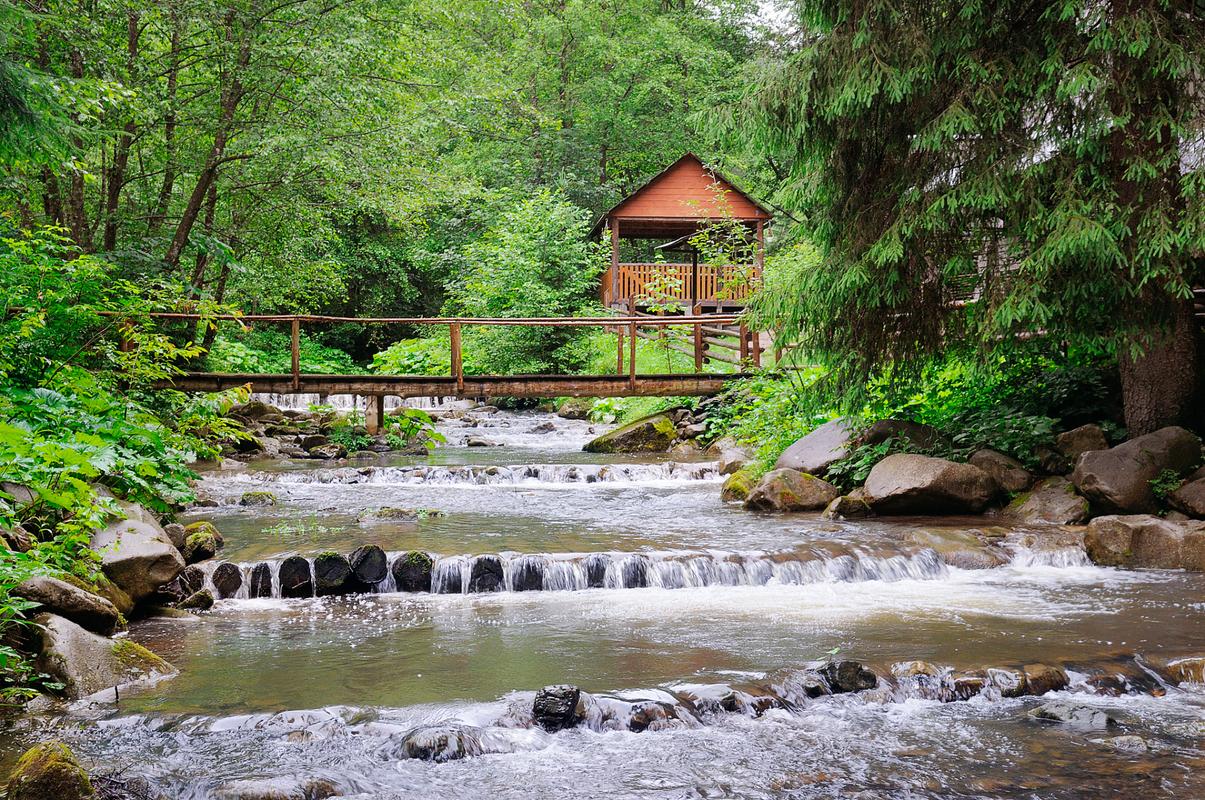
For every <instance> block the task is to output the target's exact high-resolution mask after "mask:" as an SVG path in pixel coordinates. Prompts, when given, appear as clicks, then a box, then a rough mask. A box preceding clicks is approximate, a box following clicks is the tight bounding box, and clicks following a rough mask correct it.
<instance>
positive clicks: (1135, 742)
mask: <svg viewBox="0 0 1205 800" xmlns="http://www.w3.org/2000/svg"><path fill="white" fill-rule="evenodd" d="M1104 743H1105V744H1107V745H1108V746H1109V747H1112V748H1113V749H1114V750H1117V751H1118V752H1121V753H1145V752H1146V751H1147V750H1150V746H1149V745H1148V744H1147V743H1146V739H1143V738H1142V737H1141V736H1134V735H1133V734H1131V735H1128V736H1111V737H1109V738H1108V739H1105V740H1104Z"/></svg>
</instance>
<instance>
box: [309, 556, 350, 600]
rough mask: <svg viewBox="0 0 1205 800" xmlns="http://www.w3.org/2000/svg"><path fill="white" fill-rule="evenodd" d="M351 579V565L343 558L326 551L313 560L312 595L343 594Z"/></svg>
mask: <svg viewBox="0 0 1205 800" xmlns="http://www.w3.org/2000/svg"><path fill="white" fill-rule="evenodd" d="M350 578H351V564H350V563H349V562H348V560H347V558H346V557H345V556H342V555H340V554H338V553H335V552H332V551H330V550H327V551H326V552H324V553H319V554H318V555H317V557H315V558H314V593H315V594H316V595H318V596H319V597H323V596H326V595H332V594H343V593H345V592H346V591H347V589H348V580H349V579H350Z"/></svg>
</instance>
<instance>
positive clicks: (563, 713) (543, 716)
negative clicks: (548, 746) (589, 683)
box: [531, 686, 586, 733]
mask: <svg viewBox="0 0 1205 800" xmlns="http://www.w3.org/2000/svg"><path fill="white" fill-rule="evenodd" d="M531 714H532V717H533V718H534V719H535V721H536V724H537V725H539V726H540V727H541V728H543V729H544V730H546V731H548V732H550V733H556V732H557V731H560V730H565V729H566V728H572V727H574V726H576V725H577V724H579V723H580V722H581V721H582V720H584V719H585V718H586V704H585V701H584V700H583V698H582V692H581V689H578V688H577V687H576V686H545V687H544V688H543V689H541V690H540V691H538V692H536V697H535V700H534V701H533V702H532V705H531Z"/></svg>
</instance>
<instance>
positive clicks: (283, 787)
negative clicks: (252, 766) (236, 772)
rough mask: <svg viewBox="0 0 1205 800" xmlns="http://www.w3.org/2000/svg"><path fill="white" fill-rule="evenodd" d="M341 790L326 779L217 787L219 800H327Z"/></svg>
mask: <svg viewBox="0 0 1205 800" xmlns="http://www.w3.org/2000/svg"><path fill="white" fill-rule="evenodd" d="M339 794H340V792H339V790H338V789H337V788H335V785H334V784H333V783H331V782H330V781H328V780H326V779H324V778H264V779H258V778H257V779H252V780H237V781H226V782H225V783H223V784H222V785H220V786H218V787H217V790H216V798H217V800H326V799H327V798H329V797H338V796H339Z"/></svg>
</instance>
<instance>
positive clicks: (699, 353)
mask: <svg viewBox="0 0 1205 800" xmlns="http://www.w3.org/2000/svg"><path fill="white" fill-rule="evenodd" d="M694 333H695V335H694V351H695V352H694V355H695V372H702V371H703V326H702V325H699V324H697V323H696V324H695V331H694Z"/></svg>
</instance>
